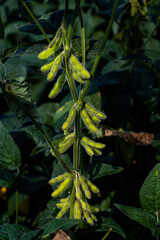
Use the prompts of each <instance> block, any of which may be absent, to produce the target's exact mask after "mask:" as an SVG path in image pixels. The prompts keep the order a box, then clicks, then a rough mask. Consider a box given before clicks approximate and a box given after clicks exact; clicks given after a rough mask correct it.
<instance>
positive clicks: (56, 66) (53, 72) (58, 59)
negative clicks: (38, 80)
mask: <svg viewBox="0 0 160 240" xmlns="http://www.w3.org/2000/svg"><path fill="white" fill-rule="evenodd" d="M62 60H63V53H60V54H59V55H58V56H57V57H56V59H55V61H54V64H53V66H52V68H51V71H50V72H49V73H48V75H47V80H48V81H49V82H50V81H52V80H53V79H54V78H55V76H56V75H57V73H58V70H59V68H60V67H61V63H62Z"/></svg>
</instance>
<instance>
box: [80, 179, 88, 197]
mask: <svg viewBox="0 0 160 240" xmlns="http://www.w3.org/2000/svg"><path fill="white" fill-rule="evenodd" d="M79 181H80V183H81V186H82V189H83V191H84V193H85V196H86V198H88V199H91V192H90V191H89V188H88V185H87V184H86V181H85V178H84V177H83V176H81V175H79Z"/></svg>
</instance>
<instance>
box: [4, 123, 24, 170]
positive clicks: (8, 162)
mask: <svg viewBox="0 0 160 240" xmlns="http://www.w3.org/2000/svg"><path fill="white" fill-rule="evenodd" d="M20 166H21V155H20V151H19V149H18V147H17V145H16V144H15V142H14V141H13V139H12V137H11V136H10V134H9V133H8V131H7V129H6V128H5V127H4V126H3V124H2V122H0V167H2V168H5V169H8V170H15V169H18V168H19V167H20Z"/></svg>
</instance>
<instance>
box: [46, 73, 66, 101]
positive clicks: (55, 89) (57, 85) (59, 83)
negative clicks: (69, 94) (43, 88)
mask: <svg viewBox="0 0 160 240" xmlns="http://www.w3.org/2000/svg"><path fill="white" fill-rule="evenodd" d="M65 81H66V79H65V74H64V73H62V74H61V76H60V77H59V78H58V80H57V82H56V83H55V85H54V87H53V88H52V90H51V91H50V93H49V95H48V97H49V98H55V97H56V96H57V95H58V94H59V93H60V91H61V90H62V88H63V86H64V84H65Z"/></svg>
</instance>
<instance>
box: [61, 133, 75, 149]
mask: <svg viewBox="0 0 160 240" xmlns="http://www.w3.org/2000/svg"><path fill="white" fill-rule="evenodd" d="M69 139H74V132H72V133H70V134H68V135H67V136H65V137H64V138H63V141H61V142H59V145H58V147H59V148H60V147H61V146H63V145H64V143H66V142H67V141H68V140H69Z"/></svg>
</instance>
